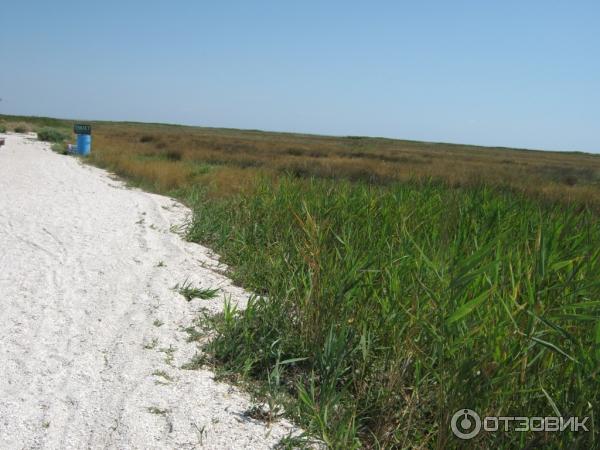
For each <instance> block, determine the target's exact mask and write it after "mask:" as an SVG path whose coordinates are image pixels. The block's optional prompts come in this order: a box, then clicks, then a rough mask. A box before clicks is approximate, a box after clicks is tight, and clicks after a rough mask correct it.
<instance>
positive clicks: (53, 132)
mask: <svg viewBox="0 0 600 450" xmlns="http://www.w3.org/2000/svg"><path fill="white" fill-rule="evenodd" d="M37 135H38V139H39V140H40V141H46V142H63V141H65V140H67V139H68V137H69V136H68V134H67V133H65V132H64V131H62V130H58V129H56V128H50V127H45V128H42V129H41V130H39V131H38V133H37Z"/></svg>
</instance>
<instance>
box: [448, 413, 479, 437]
mask: <svg viewBox="0 0 600 450" xmlns="http://www.w3.org/2000/svg"><path fill="white" fill-rule="evenodd" d="M450 426H451V428H452V432H453V433H454V436H456V437H457V438H459V439H465V440H466V439H473V438H474V437H475V436H477V435H478V434H479V432H480V431H481V418H480V417H479V414H477V413H476V412H475V411H473V410H472V409H459V410H458V411H456V412H455V413H454V415H453V416H452V421H451V422H450Z"/></svg>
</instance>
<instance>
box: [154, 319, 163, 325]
mask: <svg viewBox="0 0 600 450" xmlns="http://www.w3.org/2000/svg"><path fill="white" fill-rule="evenodd" d="M152 324H153V325H154V326H155V327H162V326H163V325H164V324H165V323H164V322H163V321H162V320H159V319H154V322H152Z"/></svg>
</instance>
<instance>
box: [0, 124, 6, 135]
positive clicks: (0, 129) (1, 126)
mask: <svg viewBox="0 0 600 450" xmlns="http://www.w3.org/2000/svg"><path fill="white" fill-rule="evenodd" d="M0 133H6V127H5V126H4V125H2V124H0Z"/></svg>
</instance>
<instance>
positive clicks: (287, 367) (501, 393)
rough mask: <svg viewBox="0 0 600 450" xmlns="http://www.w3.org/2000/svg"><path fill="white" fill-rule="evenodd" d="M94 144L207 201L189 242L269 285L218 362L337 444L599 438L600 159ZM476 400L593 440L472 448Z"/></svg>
mask: <svg viewBox="0 0 600 450" xmlns="http://www.w3.org/2000/svg"><path fill="white" fill-rule="evenodd" d="M0 123H3V124H4V125H5V126H7V128H9V129H11V127H14V126H15V124H21V126H27V127H29V128H30V129H33V128H36V127H48V126H51V127H55V128H59V129H61V128H62V129H67V128H68V127H70V126H71V124H72V122H66V121H65V122H62V121H55V120H54V119H43V118H37V119H32V118H23V117H0ZM23 124H24V125H23ZM92 155H93V156H92V158H91V159H90V160H91V162H92V163H94V164H97V165H100V166H102V167H106V168H109V169H110V170H113V171H114V172H116V173H118V174H120V175H122V176H124V177H126V178H127V179H129V180H131V181H132V182H133V183H136V184H138V185H141V186H143V187H145V188H148V189H152V190H155V191H158V192H164V193H170V194H171V195H175V196H177V197H178V198H180V199H182V200H183V201H185V202H186V203H187V204H189V205H190V206H191V207H192V208H193V209H194V212H195V214H194V219H193V223H192V226H191V228H190V231H189V239H191V240H193V241H198V242H203V243H205V244H208V245H209V246H211V247H212V248H214V249H215V250H217V251H218V252H219V253H220V254H222V255H223V260H224V262H226V263H228V264H229V265H230V266H231V267H232V268H233V272H232V274H231V275H232V277H233V278H234V279H235V280H236V281H238V282H239V283H240V284H243V285H244V286H247V287H248V288H250V289H252V290H253V291H254V292H256V293H257V294H258V296H257V297H256V298H255V299H254V300H253V301H252V302H251V303H250V305H249V307H248V308H247V309H246V310H245V311H235V310H233V309H231V308H226V311H225V313H224V314H222V315H221V316H218V317H213V318H204V319H203V320H202V321H201V322H200V323H199V326H210V327H211V328H212V329H213V330H214V332H215V339H214V340H213V341H212V342H211V343H210V344H209V345H208V347H207V349H206V350H207V352H208V353H207V354H208V355H209V361H208V362H212V363H214V364H216V365H217V367H219V368H220V370H222V371H223V372H224V373H225V374H228V375H229V376H235V377H237V378H238V379H240V380H246V381H259V386H262V394H263V396H264V398H265V399H266V400H267V401H269V402H281V403H284V404H285V405H286V409H287V411H288V414H290V415H292V416H293V417H295V418H296V420H297V421H298V422H299V423H300V424H302V425H303V426H304V427H305V428H306V429H307V430H309V431H310V432H311V433H313V435H314V436H317V437H319V438H320V439H322V440H323V441H324V442H326V443H327V444H328V446H329V447H331V448H340V449H342V448H344V449H345V448H356V447H361V446H363V447H374V448H437V449H445V448H465V447H466V448H481V449H485V448H504V449H512V448H538V447H544V448H597V447H598V446H599V439H600V436H599V429H598V427H599V426H600V421H599V419H598V416H597V415H598V409H597V408H598V405H599V401H600V384H599V382H600V226H599V221H598V206H599V205H600V203H599V201H600V186H599V184H598V183H599V176H600V158H598V157H596V156H593V155H586V154H578V153H546V152H536V151H527V150H511V149H499V148H482V147H470V146H459V145H448V144H432V143H419V142H411V141H396V140H388V139H372V138H361V137H337V138H336V137H323V136H308V135H297V134H282V133H264V132H259V131H240V130H222V129H205V128H192V127H180V126H167V125H157V124H126V123H94V143H93V153H92ZM461 408H470V409H473V410H475V411H477V412H479V414H480V415H481V416H542V417H543V416H557V415H562V416H579V417H589V420H588V421H587V425H588V428H589V429H590V431H589V432H587V433H586V432H580V433H570V432H563V433H551V432H547V433H540V432H522V433H521V432H514V431H513V432H506V433H505V432H497V433H485V432H484V433H481V434H479V435H478V436H477V437H476V438H475V439H473V440H471V441H464V442H463V441H459V440H458V439H456V438H455V437H453V435H452V432H451V431H450V423H449V422H450V418H451V416H452V415H453V413H454V412H455V411H457V410H459V409H461Z"/></svg>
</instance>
